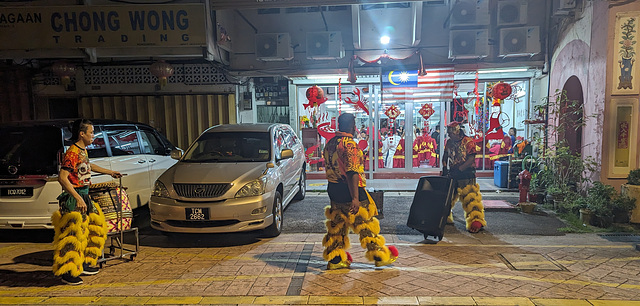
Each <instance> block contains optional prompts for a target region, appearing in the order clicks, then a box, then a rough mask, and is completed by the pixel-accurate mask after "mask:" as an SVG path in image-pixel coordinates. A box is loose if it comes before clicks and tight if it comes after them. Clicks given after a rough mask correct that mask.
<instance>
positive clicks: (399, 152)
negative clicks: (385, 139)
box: [393, 137, 404, 168]
mask: <svg viewBox="0 0 640 306" xmlns="http://www.w3.org/2000/svg"><path fill="white" fill-rule="evenodd" d="M393 167H394V168H404V137H402V138H400V141H399V142H398V146H397V147H396V151H395V152H394V154H393Z"/></svg>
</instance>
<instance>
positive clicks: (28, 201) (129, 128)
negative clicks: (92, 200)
mask: <svg viewBox="0 0 640 306" xmlns="http://www.w3.org/2000/svg"><path fill="white" fill-rule="evenodd" d="M90 120H91V122H92V123H93V124H94V131H95V132H94V133H95V138H94V140H93V143H92V144H91V145H89V146H87V152H88V153H89V159H90V161H91V163H92V164H96V165H98V166H100V167H103V168H106V169H113V170H116V171H119V172H120V173H123V174H127V175H126V176H124V177H123V178H122V184H123V185H124V186H125V187H127V194H128V196H129V202H130V204H131V208H133V209H135V208H137V207H140V206H144V205H147V203H148V202H149V198H150V197H151V191H152V188H153V184H154V182H155V181H156V179H157V178H158V177H159V176H160V174H162V173H163V172H164V171H165V170H167V169H168V168H169V167H171V166H172V165H174V164H175V163H176V160H175V159H172V158H171V156H170V155H171V151H173V150H176V147H175V146H173V145H172V144H171V142H169V141H168V140H167V139H166V138H165V137H164V136H162V135H161V134H160V133H158V131H156V130H155V129H154V128H153V127H151V126H149V125H146V124H142V123H135V122H129V121H123V120H108V119H95V120H94V119H90ZM72 122H73V120H64V119H60V120H46V121H40V120H37V121H25V122H17V123H7V124H2V125H0V229H12V228H15V229H30V228H31V229H35V228H53V226H52V225H51V215H52V214H53V212H54V211H56V210H58V200H57V199H56V198H57V197H58V195H59V194H60V193H61V192H62V187H61V186H60V184H59V183H58V172H59V170H60V162H61V160H62V157H63V154H64V152H65V150H66V149H67V148H68V147H69V146H70V145H71V141H69V138H71V131H70V129H69V127H70V126H71V123H72ZM112 180H113V179H112V178H111V177H110V176H108V175H105V174H100V173H93V174H92V177H91V182H92V183H94V184H95V183H103V182H109V181H112Z"/></svg>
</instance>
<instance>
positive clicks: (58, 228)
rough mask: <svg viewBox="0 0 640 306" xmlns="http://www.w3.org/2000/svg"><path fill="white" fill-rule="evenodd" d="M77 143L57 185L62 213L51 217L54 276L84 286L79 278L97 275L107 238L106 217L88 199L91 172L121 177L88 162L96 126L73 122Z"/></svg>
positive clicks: (65, 161)
mask: <svg viewBox="0 0 640 306" xmlns="http://www.w3.org/2000/svg"><path fill="white" fill-rule="evenodd" d="M71 133H72V138H71V140H72V141H74V143H73V144H72V145H71V146H70V147H69V149H67V152H66V153H65V154H64V158H63V159H62V164H61V168H60V173H59V175H58V182H59V183H60V185H62V189H63V192H62V194H60V195H59V196H58V201H59V205H60V207H59V209H58V210H57V211H56V212H55V213H54V214H53V216H52V217H51V220H52V224H53V226H54V230H55V234H54V235H55V236H54V241H53V248H54V250H53V273H54V275H56V276H61V277H62V281H64V282H65V283H67V284H71V285H79V284H82V279H81V278H80V275H92V274H96V273H98V268H96V267H93V266H95V265H96V264H97V260H98V258H99V257H100V256H101V255H102V249H103V248H104V243H105V240H106V238H107V226H106V222H105V217H104V214H103V213H102V211H101V210H100V207H99V206H98V204H97V203H95V202H93V201H92V200H91V197H90V196H89V185H91V171H95V172H99V173H104V174H108V175H110V176H111V177H114V178H119V177H122V175H121V174H120V172H118V171H112V170H109V169H105V168H102V167H99V166H97V165H93V164H91V163H90V162H89V155H88V153H87V146H88V145H90V144H91V143H92V142H93V124H92V123H91V121H89V120H86V119H78V120H76V121H74V122H73V125H72V128H71Z"/></svg>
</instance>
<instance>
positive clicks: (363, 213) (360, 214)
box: [349, 206, 371, 224]
mask: <svg viewBox="0 0 640 306" xmlns="http://www.w3.org/2000/svg"><path fill="white" fill-rule="evenodd" d="M357 217H360V218H362V219H363V220H369V218H371V217H370V216H369V212H368V211H367V210H366V209H365V208H364V207H362V206H360V207H359V209H358V213H357V214H349V223H351V224H354V223H356V218H357Z"/></svg>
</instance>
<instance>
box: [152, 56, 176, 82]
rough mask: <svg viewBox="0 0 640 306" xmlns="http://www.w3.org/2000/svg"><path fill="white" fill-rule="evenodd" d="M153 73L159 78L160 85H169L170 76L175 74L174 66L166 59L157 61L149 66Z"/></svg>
mask: <svg viewBox="0 0 640 306" xmlns="http://www.w3.org/2000/svg"><path fill="white" fill-rule="evenodd" d="M149 71H150V72H151V74H153V75H154V76H156V77H157V78H158V82H160V87H162V86H165V85H167V82H168V80H169V77H170V76H171V75H172V74H173V66H171V64H169V63H167V62H165V61H157V62H155V63H153V64H151V66H150V67H149Z"/></svg>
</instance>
